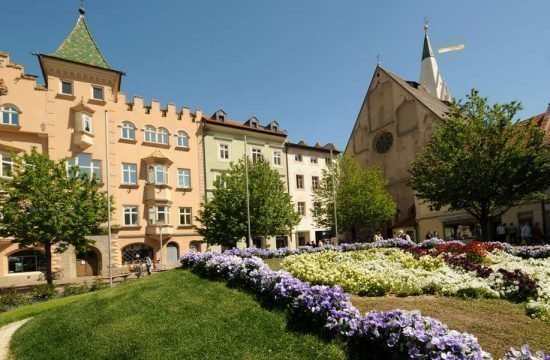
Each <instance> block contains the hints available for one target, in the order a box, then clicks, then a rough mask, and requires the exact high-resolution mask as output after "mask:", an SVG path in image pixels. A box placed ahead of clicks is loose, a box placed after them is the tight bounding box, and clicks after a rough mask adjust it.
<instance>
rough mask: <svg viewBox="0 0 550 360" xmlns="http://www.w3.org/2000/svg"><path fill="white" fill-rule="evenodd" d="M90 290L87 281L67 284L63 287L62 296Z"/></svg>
mask: <svg viewBox="0 0 550 360" xmlns="http://www.w3.org/2000/svg"><path fill="white" fill-rule="evenodd" d="M88 291H90V287H89V286H88V283H87V282H83V283H82V284H74V285H71V284H67V285H65V286H64V287H63V296H73V295H80V294H84V293H86V292H88Z"/></svg>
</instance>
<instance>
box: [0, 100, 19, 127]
mask: <svg viewBox="0 0 550 360" xmlns="http://www.w3.org/2000/svg"><path fill="white" fill-rule="evenodd" d="M0 112H2V124H4V125H19V109H18V108H16V107H15V106H13V105H4V106H1V107H0Z"/></svg>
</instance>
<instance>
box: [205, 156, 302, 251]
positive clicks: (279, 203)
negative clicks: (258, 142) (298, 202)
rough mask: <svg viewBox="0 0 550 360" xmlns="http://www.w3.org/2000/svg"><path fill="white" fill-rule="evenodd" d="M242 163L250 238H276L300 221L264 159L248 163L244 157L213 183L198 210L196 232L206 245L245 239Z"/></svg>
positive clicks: (228, 243)
mask: <svg viewBox="0 0 550 360" xmlns="http://www.w3.org/2000/svg"><path fill="white" fill-rule="evenodd" d="M245 161H246V164H247V166H248V183H249V191H250V230H251V235H252V237H257V236H265V237H267V236H273V235H277V234H280V233H281V232H283V231H285V230H289V229H291V228H292V227H293V226H295V225H296V224H298V223H299V222H300V217H299V215H298V214H297V213H296V211H295V210H294V206H293V204H292V201H291V198H290V195H289V194H288V193H287V192H286V189H285V185H284V183H283V181H282V180H281V178H280V175H279V173H278V172H277V171H275V170H273V169H272V168H271V167H270V166H269V163H268V162H267V161H265V160H264V159H260V160H258V161H255V162H252V161H250V159H249V158H248V157H247V158H246V160H245V159H244V158H243V159H241V160H240V161H239V162H238V163H231V167H230V169H229V170H228V171H227V172H225V173H222V175H221V176H220V178H218V179H217V180H216V181H215V183H214V185H215V187H216V188H215V189H214V191H213V194H212V199H210V200H209V201H208V200H206V201H205V202H204V203H203V204H202V206H201V209H200V210H199V213H198V216H197V218H196V219H197V221H198V222H199V223H200V226H196V229H197V232H198V233H199V234H200V235H202V236H203V237H204V238H205V239H206V241H207V243H208V244H218V245H225V246H229V247H234V246H235V245H236V243H237V241H238V240H240V239H242V238H245V239H246V238H248V222H247V208H246V200H247V196H246V171H245ZM251 245H252V244H249V246H251Z"/></svg>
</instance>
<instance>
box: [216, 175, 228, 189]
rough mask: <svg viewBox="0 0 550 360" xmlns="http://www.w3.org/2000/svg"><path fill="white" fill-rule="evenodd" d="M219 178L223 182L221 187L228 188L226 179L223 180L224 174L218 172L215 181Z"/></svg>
mask: <svg viewBox="0 0 550 360" xmlns="http://www.w3.org/2000/svg"><path fill="white" fill-rule="evenodd" d="M218 179H219V180H220V182H221V184H220V185H221V187H222V188H224V189H225V188H227V182H225V181H223V180H222V174H217V175H216V178H215V179H214V182H216V181H218Z"/></svg>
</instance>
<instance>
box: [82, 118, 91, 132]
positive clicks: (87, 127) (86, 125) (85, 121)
mask: <svg viewBox="0 0 550 360" xmlns="http://www.w3.org/2000/svg"><path fill="white" fill-rule="evenodd" d="M82 131H85V132H87V133H91V132H92V117H91V116H90V115H88V114H82Z"/></svg>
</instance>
